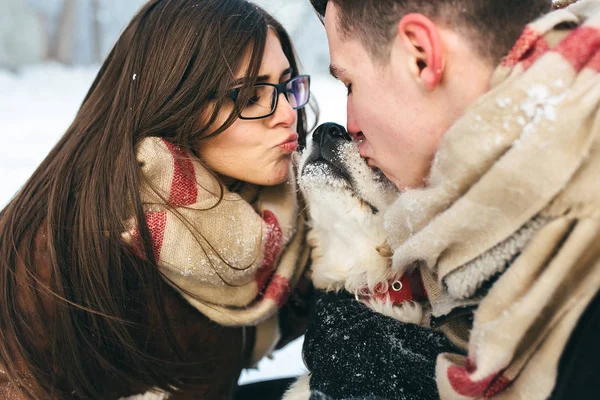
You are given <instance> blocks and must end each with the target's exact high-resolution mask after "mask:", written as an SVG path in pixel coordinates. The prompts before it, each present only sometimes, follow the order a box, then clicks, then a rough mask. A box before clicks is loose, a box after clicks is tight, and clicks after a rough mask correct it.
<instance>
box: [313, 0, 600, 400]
mask: <svg viewBox="0 0 600 400" xmlns="http://www.w3.org/2000/svg"><path fill="white" fill-rule="evenodd" d="M311 2H312V4H313V7H314V8H315V10H316V11H317V13H318V14H319V15H320V17H321V19H322V21H323V23H324V26H325V30H326V33H327V38H328V42H329V48H330V56H331V67H330V69H331V73H332V74H333V75H334V76H335V77H336V78H338V79H339V80H341V81H342V82H343V83H344V84H345V85H346V87H347V88H348V100H347V111H348V121H347V125H348V131H349V133H350V134H351V135H352V136H353V138H354V139H356V140H358V141H360V144H359V151H360V154H361V156H362V157H363V158H365V160H366V161H367V163H368V164H369V165H370V166H371V167H373V168H378V169H380V170H381V171H382V172H383V173H385V175H386V176H387V177H388V178H389V179H390V180H391V181H392V182H394V184H395V185H396V186H397V187H398V188H399V189H400V190H401V191H402V194H401V195H400V196H399V198H398V200H397V201H396V202H395V204H394V205H393V206H392V208H391V209H390V210H389V211H387V214H386V229H387V230H388V242H389V244H390V245H391V247H392V249H393V250H394V256H393V265H392V268H393V270H394V271H395V272H403V271H407V270H410V269H413V268H418V270H419V271H420V272H421V275H422V279H423V283H424V286H425V288H426V290H427V293H428V295H429V303H430V305H431V326H432V327H434V328H435V329H436V330H441V331H442V332H444V333H445V334H446V336H447V337H448V338H449V339H451V340H452V342H453V343H454V345H456V346H457V347H458V349H457V350H456V351H455V352H451V353H445V354H441V355H439V356H438V357H437V360H436V361H435V388H436V389H437V391H438V392H439V396H440V397H441V398H442V399H477V398H490V397H494V398H502V399H512V398H525V399H546V398H553V399H558V398H577V399H583V398H590V396H591V395H590V389H591V388H596V389H598V384H597V382H598V380H597V378H598V377H599V373H598V371H600V369H599V368H600V364H599V357H598V356H600V349H599V346H598V343H597V342H598V341H597V340H596V339H595V337H596V333H595V332H597V329H598V328H600V326H599V325H600V322H599V321H600V300H599V297H598V295H596V294H597V293H598V289H599V288H600V180H599V179H598V176H600V125H599V122H598V121H600V119H599V118H598V115H599V114H598V107H599V104H600V76H599V75H598V72H599V71H600V52H599V50H600V2H598V1H596V0H581V1H580V2H578V3H577V4H574V5H572V6H570V7H569V8H567V9H564V10H560V11H555V12H554V13H550V14H547V13H548V12H549V11H550V9H551V6H552V4H551V2H550V1H549V0H503V1H498V0H454V1H443V0H311ZM546 14H547V15H546ZM532 21H533V22H532ZM341 298H342V297H337V298H336V296H334V295H327V296H325V297H323V298H322V299H320V300H319V303H318V307H319V310H320V311H319V312H317V313H316V315H317V319H316V320H315V321H313V323H312V324H313V326H315V327H317V326H318V328H317V330H318V334H315V333H314V332H315V330H313V331H312V333H311V329H310V327H309V332H308V333H307V337H306V341H305V347H304V358H305V360H306V361H307V365H308V367H309V369H310V370H311V374H312V376H311V389H313V390H314V393H315V398H316V396H323V398H331V397H333V398H336V397H353V398H380V397H385V398H417V397H416V396H415V395H414V394H411V393H406V391H403V390H404V388H402V390H398V391H397V392H396V395H393V394H390V393H394V387H396V386H395V385H397V384H398V382H397V381H394V380H393V379H392V377H394V376H396V375H402V374H410V373H411V371H407V370H406V369H404V368H403V367H402V365H400V364H402V363H403V362H404V361H406V358H403V356H404V355H403V351H402V348H400V349H397V348H394V349H392V348H390V349H389V351H387V352H382V351H380V350H381V347H382V346H388V345H390V343H393V340H392V341H391V340H390V337H389V335H390V334H391V335H394V334H395V335H396V336H397V337H400V336H402V335H404V336H403V337H402V339H403V340H404V342H408V341H410V339H411V338H410V337H409V336H407V335H410V331H409V330H406V329H405V327H404V326H403V324H400V323H398V322H397V321H393V320H389V319H388V320H382V319H380V320H377V321H374V320H369V321H370V324H363V325H361V318H362V319H365V318H369V317H363V315H366V313H368V311H367V310H366V309H365V308H361V309H360V310H359V309H358V308H357V309H355V311H356V314H357V315H346V316H344V317H339V321H348V320H351V321H353V322H352V324H353V326H354V327H357V326H361V327H360V328H356V329H351V330H350V332H349V333H348V335H361V336H360V340H361V341H363V342H368V344H367V345H365V348H367V349H371V348H372V349H378V351H373V352H370V351H367V352H360V354H357V355H354V354H350V353H344V354H345V360H340V359H339V357H337V359H336V355H338V356H339V354H337V353H336V354H332V351H333V350H329V349H330V348H331V349H333V348H335V349H336V351H337V349H338V347H336V346H335V344H334V343H329V344H328V345H319V343H323V342H327V338H328V337H330V336H332V335H330V334H329V332H327V329H330V330H333V329H336V328H335V326H333V325H332V324H331V323H329V324H324V323H321V324H320V325H319V323H320V322H323V321H319V316H323V315H327V312H322V311H323V310H325V309H327V308H329V309H331V310H335V312H334V313H333V314H337V315H338V316H339V314H340V313H343V311H340V310H344V308H343V307H339V304H336V301H338V300H336V299H341ZM339 301H347V298H345V297H344V298H343V300H339ZM356 307H359V306H356ZM323 318H325V317H323ZM348 318H350V319H348ZM382 321H383V322H382ZM382 323H388V324H392V325H393V326H394V328H393V329H391V330H389V329H388V330H384V329H383V328H382V327H381V326H380V325H379V324H382ZM404 325H405V324H404ZM361 330H362V331H363V332H362V333H361ZM365 330H371V331H372V332H375V333H374V334H372V335H368V334H364V331H365ZM384 331H385V332H386V334H385V335H382V334H379V333H380V332H384ZM390 332H391V333H390ZM394 332H395V333H394ZM384 336H385V337H384ZM355 353H359V352H356V351H355ZM382 354H383V355H382ZM370 357H371V358H373V357H378V358H381V357H384V358H385V360H384V362H383V364H384V365H385V366H386V367H385V368H386V369H388V368H389V369H391V370H394V369H395V368H396V369H397V371H399V372H400V373H399V374H396V375H389V374H386V379H385V380H382V381H381V382H378V385H379V386H378V389H368V390H367V391H362V392H361V390H360V388H357V387H356V385H355V386H354V388H352V384H347V382H341V380H344V379H346V380H347V381H348V382H351V381H352V380H356V379H360V377H361V376H364V374H365V373H366V371H363V370H361V367H362V366H366V365H374V364H373V363H371V362H370V361H369V358H370ZM333 359H336V360H335V361H331V360H333ZM327 360H330V361H329V362H330V363H332V364H335V365H336V366H335V369H336V371H334V372H333V373H335V374H336V375H335V376H336V379H337V380H338V382H336V383H335V384H334V385H332V384H331V382H328V380H329V381H330V380H331V376H332V375H331V374H332V372H331V371H333V368H330V367H328V365H327ZM379 362H381V360H379ZM424 362H426V360H425V358H424ZM378 365H381V363H380V364H378ZM323 371H328V372H327V374H325V373H323ZM357 377H358V378H357ZM590 378H596V380H594V379H590ZM398 379H399V380H401V376H398ZM336 387H345V388H351V389H349V390H350V391H352V390H354V392H352V393H351V392H348V391H346V392H344V393H343V394H341V393H340V392H339V391H338V392H336V390H337V389H336ZM382 387H383V388H382ZM386 388H387V389H386ZM434 390H435V389H434ZM317 393H319V394H318V395H317ZM594 394H595V393H594ZM433 395H435V396H437V395H438V394H437V393H434V394H433Z"/></svg>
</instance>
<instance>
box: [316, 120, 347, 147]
mask: <svg viewBox="0 0 600 400" xmlns="http://www.w3.org/2000/svg"><path fill="white" fill-rule="evenodd" d="M331 139H343V140H346V141H348V142H350V141H352V138H351V137H350V135H349V134H348V132H346V129H345V128H344V127H343V126H341V125H338V124H335V123H332V122H327V123H325V124H322V125H320V126H319V127H318V128H317V129H316V130H315V133H314V134H313V141H315V142H316V143H318V144H319V145H323V144H324V143H325V142H327V141H329V140H331Z"/></svg>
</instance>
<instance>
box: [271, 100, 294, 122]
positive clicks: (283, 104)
mask: <svg viewBox="0 0 600 400" xmlns="http://www.w3.org/2000/svg"><path fill="white" fill-rule="evenodd" d="M278 96H279V98H278V100H277V107H276V108H275V113H274V114H273V116H274V117H275V120H276V122H277V123H278V124H285V125H286V126H292V125H293V124H294V122H296V119H297V118H298V111H297V110H294V108H293V107H292V105H291V104H290V102H289V101H288V99H287V97H286V95H285V93H279V95H278Z"/></svg>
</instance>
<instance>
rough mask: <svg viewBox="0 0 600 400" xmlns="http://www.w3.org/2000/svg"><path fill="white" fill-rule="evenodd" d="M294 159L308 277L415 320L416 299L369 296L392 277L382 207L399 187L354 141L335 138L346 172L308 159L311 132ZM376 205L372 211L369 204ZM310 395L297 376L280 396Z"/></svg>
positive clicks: (317, 284) (419, 315)
mask: <svg viewBox="0 0 600 400" xmlns="http://www.w3.org/2000/svg"><path fill="white" fill-rule="evenodd" d="M307 143H308V147H307V149H306V150H305V151H304V153H303V154H302V157H301V160H300V164H299V171H300V173H299V186H300V189H301V190H302V193H303V195H304V197H305V199H306V203H307V205H308V207H309V211H310V215H311V221H310V225H311V230H310V232H309V233H308V242H309V244H310V246H311V247H312V266H311V269H312V281H313V284H314V285H315V287H316V288H319V289H322V290H327V291H340V290H347V291H348V292H350V293H354V294H356V295H357V299H361V301H362V302H363V303H365V304H366V305H367V306H369V307H370V308H371V309H373V310H374V311H376V312H379V313H381V314H384V315H387V316H390V317H392V318H395V319H398V320H400V321H404V322H410V323H417V324H418V323H420V322H421V320H422V318H423V311H422V309H421V307H420V305H418V304H417V303H414V302H404V303H402V304H400V305H393V304H391V303H390V302H389V301H387V302H381V301H379V300H377V299H376V298H373V297H369V296H368V294H369V293H373V292H374V291H375V290H376V287H377V285H379V288H380V290H381V289H382V288H383V289H385V291H387V282H389V281H390V280H392V278H396V279H397V278H399V277H398V276H393V275H392V271H391V256H392V253H391V251H390V248H389V246H388V245H387V243H386V232H385V229H384V215H385V210H386V209H387V208H388V207H389V205H390V204H391V203H392V202H393V201H394V200H395V199H396V198H397V196H398V191H397V189H396V188H395V186H394V185H393V184H392V183H391V182H389V181H388V180H387V179H385V177H383V175H381V174H379V173H377V172H375V171H373V170H372V169H371V168H369V167H368V166H367V164H366V162H365V161H364V160H363V159H362V158H361V157H360V155H359V152H358V148H357V145H356V143H352V142H344V141H341V140H340V141H339V146H338V148H337V151H338V153H337V156H336V157H339V160H337V161H336V163H337V162H338V161H339V163H341V164H343V166H344V167H345V168H344V170H345V171H346V172H347V173H348V175H349V176H350V177H351V180H350V181H348V180H345V179H343V178H342V177H340V176H338V175H336V174H335V173H332V168H331V166H330V165H328V164H327V163H323V162H320V163H317V164H310V163H308V164H307V160H308V159H309V155H310V154H311V153H312V152H313V151H318V149H315V148H313V147H314V145H313V141H312V140H311V137H309V138H308V140H307ZM373 207H374V208H376V210H374V209H373ZM309 397H310V390H309V378H308V377H307V376H305V377H302V378H300V380H299V381H298V382H296V383H295V384H294V385H293V386H292V388H291V389H290V390H289V391H288V392H287V393H286V395H285V396H284V399H285V400H300V399H308V398H309Z"/></svg>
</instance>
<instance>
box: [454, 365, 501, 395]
mask: <svg viewBox="0 0 600 400" xmlns="http://www.w3.org/2000/svg"><path fill="white" fill-rule="evenodd" d="M446 373H447V376H448V382H450V385H451V386H452V389H454V391H455V392H456V393H458V394H460V395H462V396H466V397H479V396H481V395H483V394H484V392H485V391H486V389H487V388H488V387H489V386H490V384H491V383H492V381H493V380H494V379H495V378H496V377H497V376H498V374H492V375H490V376H488V377H487V378H484V379H482V380H480V381H472V380H471V378H469V372H468V371H467V369H466V368H463V367H459V366H457V365H451V366H450V367H448V370H447V372H446Z"/></svg>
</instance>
